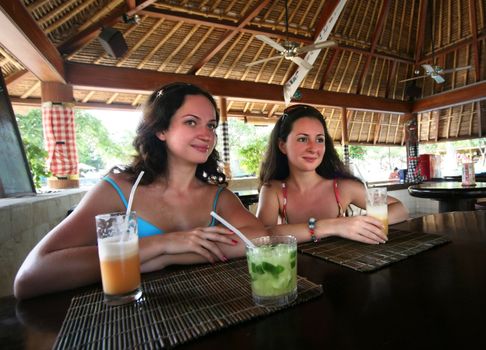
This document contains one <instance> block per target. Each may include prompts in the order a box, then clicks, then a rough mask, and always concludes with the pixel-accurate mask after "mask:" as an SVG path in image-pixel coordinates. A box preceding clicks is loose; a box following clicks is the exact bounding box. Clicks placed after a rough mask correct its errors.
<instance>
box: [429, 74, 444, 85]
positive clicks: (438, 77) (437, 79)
mask: <svg viewBox="0 0 486 350" xmlns="http://www.w3.org/2000/svg"><path fill="white" fill-rule="evenodd" d="M431 77H432V79H434V80H435V82H436V83H437V84H442V83H443V82H444V81H445V79H444V78H442V76H441V75H440V74H432V75H431Z"/></svg>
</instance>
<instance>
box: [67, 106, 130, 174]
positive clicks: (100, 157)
mask: <svg viewBox="0 0 486 350" xmlns="http://www.w3.org/2000/svg"><path fill="white" fill-rule="evenodd" d="M75 123H76V145H77V149H78V157H79V162H80V163H84V164H87V165H90V166H92V167H95V168H96V169H105V167H106V166H107V165H109V164H113V163H118V164H120V163H122V164H125V163H128V162H129V161H130V155H131V154H132V153H133V151H132V149H133V147H132V145H131V142H132V140H133V136H131V135H127V137H126V138H124V141H122V142H119V143H117V142H114V141H113V140H112V138H111V137H110V133H109V132H108V130H107V129H106V127H105V126H104V125H103V123H102V122H101V121H100V120H99V119H98V118H96V117H93V116H92V115H90V114H89V113H88V112H84V111H76V112H75ZM127 138H129V140H127Z"/></svg>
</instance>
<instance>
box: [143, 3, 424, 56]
mask: <svg viewBox="0 0 486 350" xmlns="http://www.w3.org/2000/svg"><path fill="white" fill-rule="evenodd" d="M139 13H140V14H141V15H145V16H150V17H157V18H164V19H168V20H171V21H174V22H179V21H183V22H186V23H191V24H197V25H204V26H208V27H214V28H219V29H225V30H237V25H236V24H235V23H234V22H231V21H226V20H221V21H219V20H215V19H209V18H207V17H203V16H197V15H191V14H182V13H180V12H174V11H169V10H162V9H155V8H152V7H151V8H149V9H146V10H143V11H140V12H139ZM321 17H322V16H321ZM239 31H240V32H243V33H249V34H254V35H258V34H263V35H267V36H270V37H272V38H277V39H287V35H286V34H285V32H282V31H275V30H270V29H265V28H262V27H257V26H252V25H249V24H248V25H246V26H245V27H244V28H240V29H239ZM319 32H320V31H319ZM330 38H331V39H332V37H330ZM288 39H289V40H290V41H293V42H296V43H302V44H305V45H308V44H313V43H314V40H313V39H312V38H310V37H305V36H302V35H295V34H292V33H289V35H288ZM335 39H336V40H338V41H339V37H337V38H335ZM339 48H340V49H342V50H344V51H352V52H356V53H360V54H363V55H371V56H372V57H376V58H382V59H386V60H392V61H397V62H400V63H408V64H411V63H414V62H415V61H414V60H412V59H408V58H403V57H399V56H395V55H392V54H384V53H379V52H375V53H373V54H370V52H369V51H367V50H364V49H359V48H355V47H352V46H347V45H339Z"/></svg>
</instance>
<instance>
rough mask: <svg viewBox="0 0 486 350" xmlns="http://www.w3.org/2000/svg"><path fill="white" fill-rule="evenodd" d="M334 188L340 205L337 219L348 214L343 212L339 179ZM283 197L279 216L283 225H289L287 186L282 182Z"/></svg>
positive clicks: (334, 183)
mask: <svg viewBox="0 0 486 350" xmlns="http://www.w3.org/2000/svg"><path fill="white" fill-rule="evenodd" d="M333 188H334V196H335V197H336V203H337V205H338V216H337V217H343V216H346V212H345V211H344V210H343V207H342V206H341V202H340V200H339V188H338V183H337V179H334V181H333ZM282 195H283V204H282V210H280V212H279V215H280V218H281V219H282V223H283V224H288V223H289V218H288V216H287V184H286V183H285V182H283V181H282Z"/></svg>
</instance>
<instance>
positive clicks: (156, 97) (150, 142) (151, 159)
mask: <svg viewBox="0 0 486 350" xmlns="http://www.w3.org/2000/svg"><path fill="white" fill-rule="evenodd" d="M188 95H202V96H205V97H206V98H207V99H208V100H209V101H210V102H211V104H212V105H213V107H214V110H215V112H216V121H217V122H218V123H219V112H218V106H217V105H216V102H215V101H214V98H213V96H211V94H210V93H209V92H207V91H205V90H203V89H201V88H200V87H198V86H196V85H192V84H187V83H172V84H168V85H165V86H163V87H161V88H160V89H158V90H156V91H154V92H153V93H152V94H151V95H150V97H149V99H148V101H147V103H146V104H145V106H144V109H143V117H142V120H141V121H140V124H139V125H138V128H137V134H136V137H135V140H134V141H133V146H134V147H135V150H136V152H137V153H136V155H135V156H134V158H133V161H132V163H131V164H130V165H128V166H127V167H126V168H124V169H123V170H122V171H123V172H124V173H127V174H129V175H130V178H131V179H132V180H134V179H135V178H136V177H137V176H138V174H139V173H140V172H141V171H142V170H143V171H145V174H144V176H143V178H142V181H141V184H143V185H148V184H150V183H152V182H153V181H154V180H155V179H156V178H157V177H158V176H160V175H162V176H164V175H167V167H168V164H167V144H166V143H165V142H164V141H161V140H160V139H159V138H158V137H157V136H156V134H157V133H158V132H160V131H165V130H167V129H168V128H169V126H170V123H171V120H172V117H173V116H174V114H175V113H176V111H177V110H178V109H179V108H180V107H181V106H182V104H183V103H184V100H185V98H186V96H188ZM220 163H221V162H220V157H219V153H218V151H217V150H216V148H215V149H214V150H213V151H212V152H211V154H210V155H209V157H208V159H207V161H206V162H205V163H203V164H198V166H197V169H196V177H197V178H198V179H199V180H201V181H204V182H208V183H215V184H225V185H226V184H227V182H226V176H225V175H224V173H223V172H222V170H221V168H220V166H219V165H220Z"/></svg>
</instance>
